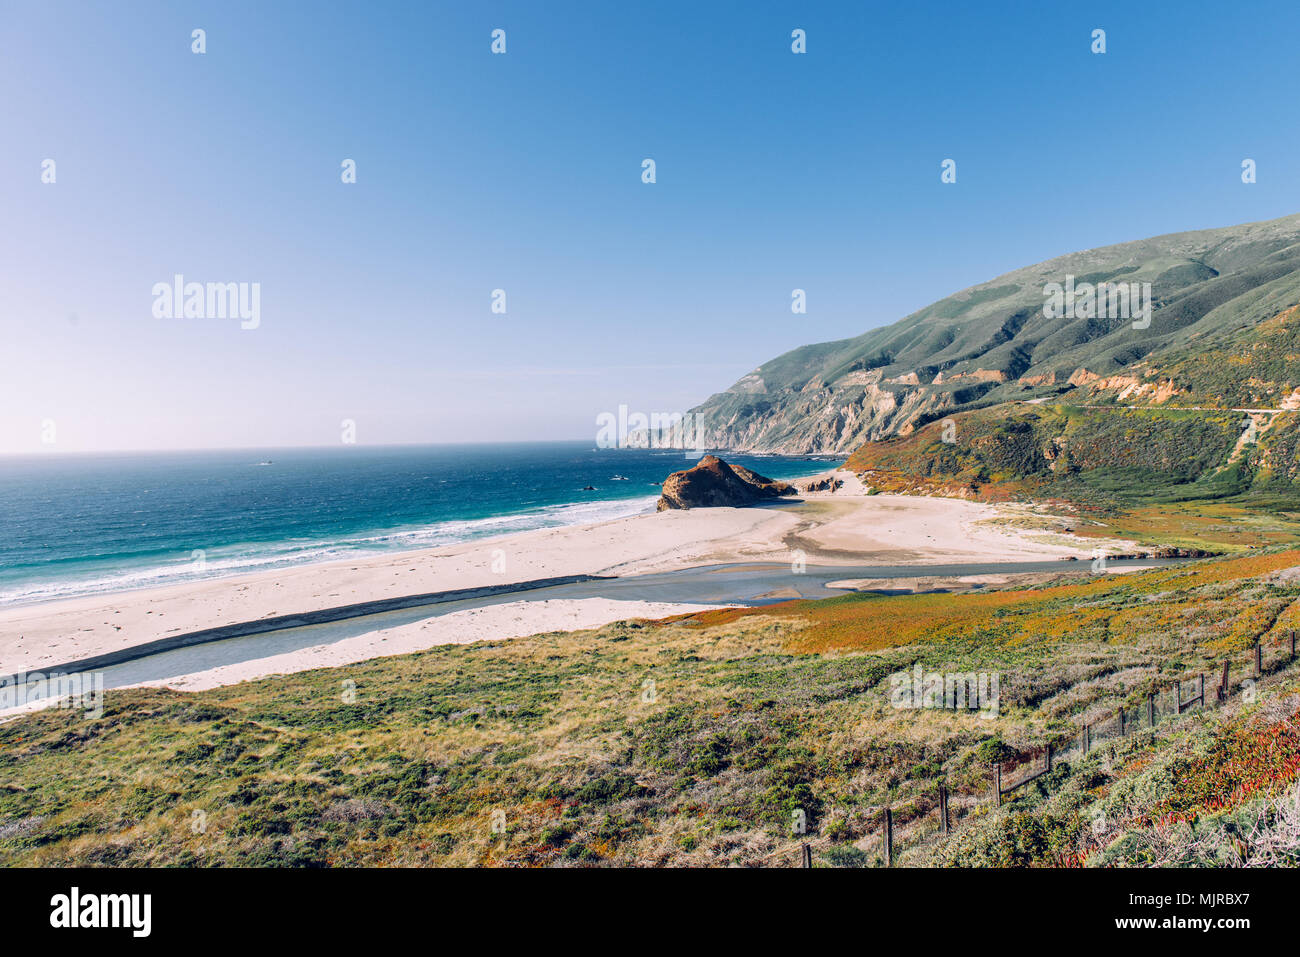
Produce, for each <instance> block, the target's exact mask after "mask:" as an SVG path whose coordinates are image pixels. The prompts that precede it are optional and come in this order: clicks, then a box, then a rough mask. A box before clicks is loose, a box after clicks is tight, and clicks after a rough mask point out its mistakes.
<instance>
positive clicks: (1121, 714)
mask: <svg viewBox="0 0 1300 957" xmlns="http://www.w3.org/2000/svg"><path fill="white" fill-rule="evenodd" d="M1119 736H1120V737H1121V738H1122V737H1124V706H1123V705H1120V706H1119Z"/></svg>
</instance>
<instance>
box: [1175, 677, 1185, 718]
mask: <svg viewBox="0 0 1300 957" xmlns="http://www.w3.org/2000/svg"><path fill="white" fill-rule="evenodd" d="M1173 692H1174V714H1182V713H1183V683H1182V682H1181V681H1175V682H1174V685H1173Z"/></svg>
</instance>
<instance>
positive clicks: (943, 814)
mask: <svg viewBox="0 0 1300 957" xmlns="http://www.w3.org/2000/svg"><path fill="white" fill-rule="evenodd" d="M949 826H950V825H949V824H948V785H946V784H944V783H942V782H940V783H939V833H940V834H947V833H948V828H949Z"/></svg>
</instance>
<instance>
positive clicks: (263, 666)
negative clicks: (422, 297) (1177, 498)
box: [0, 471, 1131, 687]
mask: <svg viewBox="0 0 1300 957" xmlns="http://www.w3.org/2000/svg"><path fill="white" fill-rule="evenodd" d="M835 474H836V476H837V477H839V478H841V479H843V480H844V481H845V485H844V487H843V488H842V489H840V490H839V491H837V492H834V493H828V492H820V493H810V494H805V495H803V496H801V501H799V502H781V503H776V504H772V505H766V506H763V507H756V508H715V509H693V510H690V511H666V512H659V513H654V514H647V515H638V516H633V517H631V518H623V519H618V520H615V521H609V522H601V523H595V524H590V525H575V526H567V527H562V528H550V529H539V530H536V531H530V532H523V533H518V534H513V535H507V536H501V537H498V538H492V539H481V540H478V541H474V542H470V543H465V544H460V545H450V546H444V547H441V548H433V549H427V550H423V551H414V552H404V553H389V554H385V555H381V556H373V557H368V558H364V559H357V560H351V561H335V562H329V563H324V564H319V565H306V566H299V567H296V568H288V569H280V570H274V571H267V572H259V573H254V574H247V575H241V576H238V577H232V578H224V579H215V580H206V581H195V582H192V583H181V584H173V585H168V586H166V587H163V588H154V589H147V590H140V591H130V592H118V593H113V594H106V595H92V596H86V597H78V598H70V599H62V600H58V601H53V602H44V603H39V604H32V605H18V606H11V607H8V608H0V674H11V673H16V672H22V671H40V670H41V668H42V667H48V666H50V665H54V664H59V663H62V662H67V661H72V660H76V659H79V658H85V657H89V656H91V655H97V654H102V653H105V652H108V651H113V650H117V649H121V648H125V647H129V646H132V645H136V644H140V643H143V642H147V641H152V640H155V639H159V638H164V637H167V636H168V635H175V634H180V633H184V632H189V631H196V630H199V629H203V628H210V627H214V626H217V625H223V624H229V623H235V622H244V621H253V620H257V619H261V618H270V617H274V616H277V615H287V614H295V613H301V612H306V611H313V610H318V609H322V608H329V607H334V606H339V605H347V604H353V603H356V602H363V601H371V600H376V599H382V598H391V597H395V596H401V595H413V594H421V593H425V592H437V591H444V590H449V589H458V588H473V587H480V586H484V585H502V584H507V583H513V582H522V581H528V580H532V579H539V578H549V577H552V576H559V575H575V574H594V575H634V574H639V573H644V572H656V571H671V570H677V569H682V568H688V567H692V566H697V565H707V564H717V563H724V562H741V561H756V560H757V561H779V562H789V561H793V560H795V559H796V558H797V557H800V556H799V554H798V553H800V552H802V556H801V557H803V559H804V560H805V561H806V562H807V563H808V564H846V563H866V564H878V565H884V564H890V565H908V564H918V565H919V564H929V563H958V562H997V561H1042V560H1051V559H1057V558H1062V557H1065V556H1069V555H1073V556H1075V557H1081V558H1082V557H1087V556H1090V555H1091V554H1092V553H1093V551H1094V550H1095V549H1096V548H1097V547H1099V545H1102V544H1105V543H1099V542H1098V541H1096V540H1088V541H1085V540H1084V539H1079V538H1073V537H1072V536H1068V535H1064V534H1061V533H1045V532H1043V531H1041V530H1038V531H1027V530H1022V529H1017V528H1015V527H1014V524H1013V523H1008V519H1014V518H1015V516H1016V514H1017V510H1016V509H1015V508H1008V507H1002V506H991V505H985V504H981V503H976V502H968V501H964V500H960V499H946V498H923V497H919V496H900V495H867V494H866V490H865V489H864V488H863V487H862V485H861V483H860V482H859V481H858V479H857V478H856V476H854V475H853V474H852V473H851V472H845V471H838V472H836V473H835ZM1036 517H1037V518H1040V519H1041V516H1036ZM1128 544H1131V543H1114V546H1115V547H1122V546H1124V545H1128ZM698 607H700V606H696V605H676V604H665V603H656V604H653V605H650V604H648V603H645V602H621V601H614V600H606V599H599V600H594V599H593V600H587V599H583V600H577V599H575V600H569V601H561V600H554V601H539V602H510V603H506V604H502V605H496V606H492V607H489V608H481V609H474V610H472V611H467V612H456V613H452V614H448V615H443V616H440V617H438V618H431V619H430V620H428V621H424V622H416V623H415V624H413V625H407V626H403V627H402V628H398V629H392V630H391V632H390V633H387V634H385V633H383V632H374V633H371V634H370V635H365V636H361V637H360V638H354V639H348V641H346V642H338V643H336V645H338V646H346V647H336V646H335V645H331V646H320V647H317V648H308V649H303V650H301V651H298V652H294V653H293V654H291V655H283V656H278V657H277V658H275V659H260V660H259V662H249V663H246V664H247V666H245V665H240V666H230V667H229V668H227V669H218V670H221V671H224V672H226V674H227V676H228V677H230V678H231V680H244V679H247V678H251V677H256V676H258V674H259V673H264V674H271V673H284V672H288V671H294V670H302V669H305V668H314V667H320V666H323V665H327V664H338V663H342V661H343V660H344V659H346V660H350V661H355V660H362V657H373V656H375V655H384V654H400V653H404V652H408V651H414V650H418V649H419V648H424V647H432V646H433V645H437V644H445V643H449V642H457V641H462V640H464V641H474V640H480V639H485V638H505V637H517V636H522V635H526V634H536V633H540V632H546V631H556V630H561V629H578V628H592V627H597V626H599V625H602V624H606V623H608V622H610V621H617V620H621V619H626V618H632V617H663V616H667V615H671V614H677V613H680V612H684V611H691V610H695V609H697V608H698ZM398 632H400V634H396V633H398ZM467 636H468V637H467ZM363 639H364V640H363ZM331 648H332V649H333V650H332V651H331V650H330V649H331ZM362 651H365V654H364V655H363V656H362V657H356V656H357V655H358V654H361V652H362ZM200 680H201V679H199V678H191V680H190V681H189V682H188V683H187V682H183V681H182V680H181V679H176V680H172V681H168V682H166V683H167V684H172V685H176V686H178V687H179V686H189V687H197V686H206V685H200V684H198V683H197V682H200Z"/></svg>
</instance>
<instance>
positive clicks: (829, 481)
mask: <svg viewBox="0 0 1300 957" xmlns="http://www.w3.org/2000/svg"><path fill="white" fill-rule="evenodd" d="M843 487H844V481H843V479H837V478H836V477H835V476H833V475H828V476H826V477H825V478H822V479H809V480H808V481H806V482H798V483H796V484H795V489H796V490H797V491H800V492H835V491H838V490H839V489H841V488H843Z"/></svg>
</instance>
